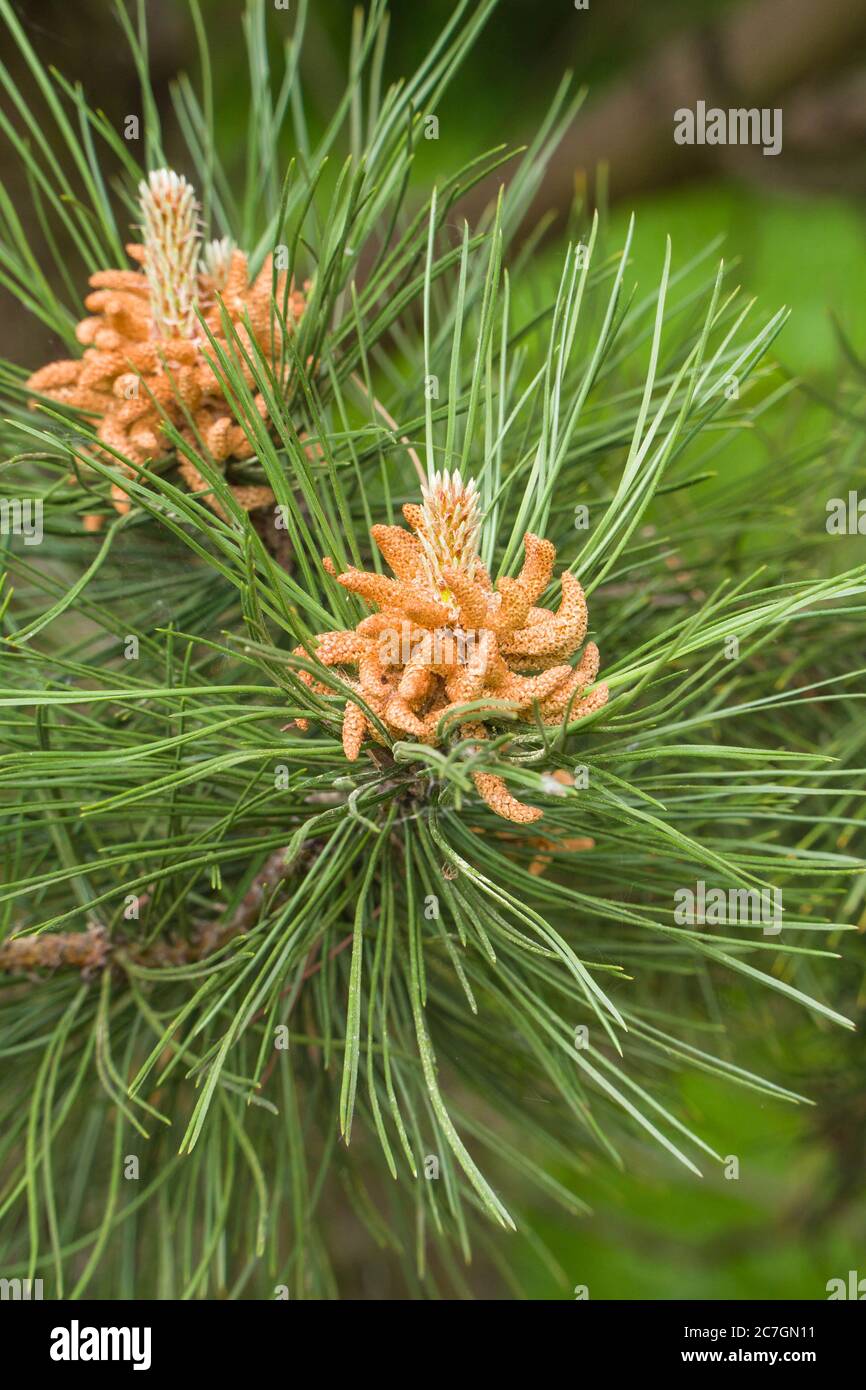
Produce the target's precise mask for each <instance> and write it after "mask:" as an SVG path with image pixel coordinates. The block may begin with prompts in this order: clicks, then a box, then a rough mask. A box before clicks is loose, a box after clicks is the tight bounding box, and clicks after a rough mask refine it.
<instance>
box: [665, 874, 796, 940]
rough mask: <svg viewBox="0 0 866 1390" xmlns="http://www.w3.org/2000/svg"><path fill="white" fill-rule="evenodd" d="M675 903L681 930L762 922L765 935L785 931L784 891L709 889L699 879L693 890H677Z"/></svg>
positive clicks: (776, 934)
mask: <svg viewBox="0 0 866 1390" xmlns="http://www.w3.org/2000/svg"><path fill="white" fill-rule="evenodd" d="M674 904H675V906H674V921H675V922H676V924H677V926H680V927H704V926H723V925H726V924H743V923H752V924H754V925H757V924H759V923H760V925H761V926H762V927H763V935H764V936H778V935H779V932H780V931H781V930H782V890H781V888H708V887H707V885H706V883H704V881H703V879H699V880H698V882H697V883H696V884H695V886H694V888H677V889H676V891H675V893H674Z"/></svg>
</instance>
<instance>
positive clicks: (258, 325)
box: [28, 169, 305, 516]
mask: <svg viewBox="0 0 866 1390" xmlns="http://www.w3.org/2000/svg"><path fill="white" fill-rule="evenodd" d="M139 192H140V206H141V212H142V226H143V233H144V240H143V243H142V244H138V243H133V244H131V245H129V246H127V248H126V250H127V253H128V254H129V256H130V257H131V258H132V260H134V261H136V262H138V264H139V266H140V267H141V269H140V270H102V271H99V272H97V273H96V274H95V275H91V277H90V285H91V287H92V293H91V294H89V295H88V296H87V298H86V299H85V306H86V308H87V309H89V310H90V314H89V316H88V317H87V318H85V319H83V320H82V321H81V323H79V325H78V327H77V329H76V337H77V338H78V341H79V342H80V343H82V344H83V346H84V353H83V355H82V356H81V357H79V358H72V359H69V360H65V361H60V362H51V363H49V364H48V366H45V367H42V368H41V369H40V370H39V371H37V372H35V373H34V375H33V376H31V377H30V380H29V382H28V386H29V388H30V389H31V390H32V391H34V392H38V393H39V395H40V396H43V397H48V398H49V399H50V400H53V401H57V402H59V403H62V404H65V405H70V406H74V407H75V408H77V409H78V410H82V411H86V412H88V413H89V414H91V415H93V416H95V417H96V432H97V436H98V438H99V439H100V440H101V441H102V443H103V444H105V445H107V446H108V449H109V450H114V451H116V453H117V454H120V455H122V456H123V458H125V459H128V460H130V462H131V463H132V464H133V465H137V464H145V463H148V462H150V461H152V460H156V459H159V458H161V457H162V456H163V455H165V454H166V453H167V452H169V449H170V447H171V446H170V444H169V443H168V441H167V439H166V435H165V428H164V427H165V425H166V423H168V424H170V425H171V426H173V427H174V428H175V429H176V430H177V431H178V433H179V434H180V436H181V437H182V439H183V440H184V441H185V442H186V443H188V444H189V445H190V446H191V450H192V451H195V452H200V451H201V450H202V449H204V450H206V451H207V453H209V454H210V456H211V458H212V459H213V460H214V461H215V462H217V463H223V462H225V461H226V460H229V459H239V460H240V459H245V458H250V457H251V456H252V455H253V452H254V450H253V447H252V445H251V444H250V442H249V438H248V433H247V432H246V431H245V430H244V428H243V427H242V426H241V424H239V423H238V420H237V419H236V417H235V415H234V414H233V412H232V407H231V405H230V403H229V402H228V401H227V400H226V397H225V394H224V392H223V389H222V386H221V383H220V380H219V378H218V376H217V374H216V373H215V372H214V370H213V368H212V366H211V363H210V361H209V360H208V355H209V356H210V358H211V359H213V360H216V359H217V353H216V351H215V348H214V342H215V343H216V344H217V345H218V346H219V347H221V348H222V349H223V350H224V351H225V352H226V354H227V355H228V356H229V357H230V358H231V359H232V360H233V361H234V362H235V363H236V364H237V366H238V368H239V370H240V371H241V372H242V373H243V375H244V378H245V380H246V382H247V385H248V386H249V387H250V388H251V389H253V390H254V378H253V373H252V371H251V369H250V366H249V363H248V361H247V360H246V359H247V357H252V358H253V359H254V358H255V355H256V354H255V352H253V351H252V343H253V340H254V341H255V344H256V348H257V349H258V350H259V351H260V352H261V353H262V354H264V356H265V357H266V358H267V359H268V360H271V359H272V358H274V357H276V358H279V357H280V353H281V349H282V340H283V333H284V332H286V333H291V332H292V331H293V329H294V327H295V325H296V324H297V323H298V321H299V320H300V318H301V316H302V314H303V312H304V308H305V299H304V295H303V294H302V293H301V291H300V290H297V289H295V287H294V285H293V284H288V283H287V273H286V272H285V271H283V272H280V273H278V274H276V276H275V273H274V269H273V261H272V258H271V257H268V258H267V260H266V261H265V262H264V265H263V266H262V268H261V270H260V271H259V273H258V275H257V276H256V277H255V279H252V280H251V279H250V273H249V266H248V262H247V256H246V255H245V253H244V252H243V251H240V250H238V249H237V247H235V246H233V244H232V243H231V241H230V240H228V239H227V238H224V239H223V240H221V241H215V242H210V243H208V244H207V245H206V246H204V247H203V246H202V243H201V240H200V236H199V223H198V208H197V204H196V202H195V199H194V196H193V191H192V188H191V186H190V184H188V183H187V181H186V179H184V178H183V177H181V176H179V175H177V174H175V173H174V172H173V171H172V170H168V169H160V170H156V171H155V172H154V173H152V174H151V175H150V177H149V180H148V182H147V183H144V182H143V183H142V184H141V186H140V190H139ZM275 309H276V310H277V311H278V312H275ZM197 314H198V315H200V316H201V320H203V322H204V325H205V326H206V327H205V328H203V327H202V323H201V322H200V321H199V318H198V317H197ZM226 319H228V321H229V323H230V324H231V328H228V329H227V327H226ZM208 334H210V335H211V337H212V338H213V340H214V342H211V341H210V338H209V337H208ZM229 338H231V340H232V341H231V342H229V341H228V339H229ZM206 354H207V355H206ZM254 399H255V404H256V408H257V409H258V411H259V413H260V414H261V416H262V418H263V419H265V420H266V419H267V410H266V406H265V402H264V398H263V397H262V396H261V394H259V393H255V396H254ZM106 456H107V458H108V461H109V462H111V463H113V464H115V465H117V464H118V460H117V459H116V458H115V457H114V454H109V453H107V455H106ZM121 466H123V465H121ZM178 467H179V471H180V473H181V476H182V477H183V480H184V482H185V483H186V485H187V487H189V488H190V489H192V490H193V491H196V492H203V493H205V494H206V498H207V501H208V502H209V504H210V506H211V507H212V508H213V510H214V511H215V512H217V513H218V514H219V515H221V516H224V509H223V508H222V507H221V505H220V503H219V502H218V500H217V499H216V498H215V497H214V496H213V493H208V488H207V483H206V482H205V480H204V478H203V477H202V475H201V473H200V471H199V470H198V469H197V468H196V466H195V464H194V463H193V462H192V461H191V460H190V459H189V458H187V457H185V456H184V455H182V454H179V457H178ZM124 471H126V472H127V473H128V474H129V475H130V476H131V475H132V473H133V469H132V468H125V470H124ZM232 492H233V494H234V496H235V499H236V501H237V502H238V503H239V505H240V506H241V507H243V508H244V510H246V511H251V510H253V509H254V508H256V507H262V506H267V505H269V504H270V503H272V502H273V500H274V499H273V494H272V492H271V490H270V488H267V487H242V486H237V487H233V488H232ZM112 498H113V501H114V505H115V507H116V508H117V510H118V511H121V512H123V511H126V510H128V508H129V505H130V502H129V497H128V494H127V493H126V492H125V490H124V489H123V488H122V486H120V484H115V485H114V486H113V488H112Z"/></svg>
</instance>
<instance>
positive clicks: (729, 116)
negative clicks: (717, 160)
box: [674, 101, 782, 155]
mask: <svg viewBox="0 0 866 1390" xmlns="http://www.w3.org/2000/svg"><path fill="white" fill-rule="evenodd" d="M674 141H675V142H676V144H678V145H760V146H761V147H762V149H763V153H764V154H765V155H766V154H770V155H775V154H780V153H781V150H782V112H781V109H780V108H779V107H776V108H775V109H773V110H771V109H770V108H769V107H767V106H765V107H762V108H761V109H760V110H758V109H757V107H751V108H750V109H748V110H746V109H745V108H743V107H738V108H731V109H730V110H728V111H724V110H722V109H721V108H720V107H718V106H711V107H709V108H708V107H707V103H706V102H705V101H699V102H697V104H696V106H695V109H694V111H693V110H692V109H691V107H689V106H681V107H680V108H679V110H678V111H675V112H674Z"/></svg>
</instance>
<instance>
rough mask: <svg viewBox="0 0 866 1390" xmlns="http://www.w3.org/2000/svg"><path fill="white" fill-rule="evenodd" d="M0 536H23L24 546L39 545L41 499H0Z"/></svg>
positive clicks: (40, 541) (40, 542) (40, 539)
mask: <svg viewBox="0 0 866 1390" xmlns="http://www.w3.org/2000/svg"><path fill="white" fill-rule="evenodd" d="M0 536H23V537H24V544H25V545H41V544H42V536H43V531H42V499H41V497H36V498H32V497H23V498H22V497H0Z"/></svg>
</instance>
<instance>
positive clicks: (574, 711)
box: [294, 472, 608, 822]
mask: <svg viewBox="0 0 866 1390" xmlns="http://www.w3.org/2000/svg"><path fill="white" fill-rule="evenodd" d="M403 514H404V516H405V518H406V520H407V522H408V523H409V526H410V527H411V528H412V529H411V531H406V530H404V528H403V527H402V526H374V527H373V529H372V536H373V539H374V541H375V542H376V545H377V546H378V548H379V550H380V551H381V552H382V555H383V556H384V558H385V560H386V561H387V563H388V565H389V566H390V568H391V570H392V571H393V574H394V576H395V577H394V578H393V579H391V578H388V577H387V576H386V575H383V574H375V573H370V572H368V571H366V570H359V569H349V570H347V571H346V572H345V573H344V574H336V572H335V567H334V565H333V563H332V562H331V561H329V560H327V559H325V560H324V561H323V563H324V565H325V568H326V569H327V570H328V572H329V573H331V574H335V577H336V579H337V582H338V583H339V584H342V585H343V587H344V588H346V589H348V590H350V591H351V592H352V593H356V594H359V595H360V596H361V597H362V598H363V599H365V600H366V601H367V602H369V603H371V604H372V605H374V607H375V608H376V609H377V610H378V611H377V612H375V613H372V614H371V615H370V616H369V617H366V618H363V619H362V620H361V621H360V622H359V623H358V625H357V627H356V628H354V629H349V630H347V631H343V632H339V631H337V632H325V633H321V634H319V635H318V637H317V639H316V648H315V656H316V659H317V660H318V661H319V662H321V663H322V665H323V666H328V667H336V668H339V674H340V676H341V679H342V680H343V681H344V682H345V684H347V685H348V686H349V687H350V688H351V689H352V690H354V691H355V692H356V693H357V694H358V696H359V697H360V701H359V702H358V703H355V702H354V701H352V700H349V701H347V703H346V707H345V712H344V716H343V748H344V750H345V753H346V757H347V758H349V759H350V760H351V761H354V760H355V759H357V757H358V755H359V752H360V749H361V746H362V743H363V742H364V740H365V739H366V738H367V737H368V736H369V737H371V738H373V739H375V740H377V741H378V742H382V738H381V734H380V732H379V730H378V729H377V728H376V726H375V724H374V723H373V722H372V721H371V719H370V718H369V716H368V714H367V713H365V710H364V708H363V707H362V703H361V702H363V704H365V705H366V706H367V707H368V709H369V710H370V711H372V713H373V714H374V715H375V716H376V717H377V718H378V720H379V721H380V722H381V724H382V725H383V726H384V727H385V728H386V729H387V730H388V731H389V732H390V733H391V734H392V735H394V736H396V737H398V738H405V737H407V736H408V737H409V738H412V739H417V740H418V741H419V742H421V743H428V744H435V743H437V742H438V741H439V737H440V728H442V727H444V726H442V723H441V721H442V720H443V718H446V717H447V716H448V715H449V714H450V713H451V712H452V711H456V710H459V709H460V708H461V707H462V706H464V705H466V704H469V703H471V702H475V701H480V702H482V705H481V708H480V709H479V711H478V713H479V714H480V713H482V711H483V702H484V701H485V700H488V699H490V700H495V701H496V702H502V701H507V702H508V706H509V709H510V711H511V712H513V713H516V715H517V717H518V718H519V719H523V720H525V721H527V722H530V723H534V722H535V721H536V720H537V719H538V718H540V719H541V721H542V722H543V723H544V724H546V725H553V726H561V725H562V724H563V722H565V721H568V722H569V723H571V722H573V721H574V720H578V719H582V718H584V717H585V716H586V715H588V714H592V713H593V712H594V711H595V710H598V709H601V708H602V706H603V705H605V704H606V702H607V698H608V691H607V686H605V685H603V684H599V685H596V686H594V687H593V688H592V690H590V691H589V692H588V693H586V692H587V687H589V686H591V685H592V683H593V681H594V680H595V678H596V675H597V673H598V666H599V653H598V647H597V646H596V645H595V643H594V642H588V643H587V644H586V646H585V647H584V650H583V654H582V656H581V657H580V660H579V661H578V662H577V664H576V665H575V666H572V665H571V664H570V663H569V661H568V658H569V657H571V656H572V655H573V654H574V653H575V652H576V651H577V649H578V648H579V647H580V645H581V643H582V642H583V639H584V637H585V635H586V626H587V608H586V600H585V598H584V594H583V589H582V588H581V586H580V584H579V583H578V581H577V579H575V578H574V576H573V575H572V574H569V573H568V572H567V571H566V572H564V573H563V575H562V577H561V584H562V598H561V602H560V605H559V608H558V609H557V611H556V612H551V611H550V610H548V609H547V608H540V607H538V606H537V600H538V599H539V597H540V596H541V595H542V594H543V593H544V591H545V589H546V588H547V586H548V585H549V583H550V581H551V578H552V575H553V564H554V560H555V559H556V551H555V549H554V547H553V545H552V543H551V542H550V541H548V540H543V539H541V538H540V537H539V536H535V535H532V534H531V533H528V534H527V535H526V536H525V537H524V542H523V543H524V551H525V559H524V562H523V567H522V569H521V571H520V573H519V574H518V576H517V578H515V579H511V578H502V579H499V580H498V581H497V583H496V587H495V588H494V586H493V584H492V583H491V580H490V577H489V575H488V574H487V572H486V570H485V569H484V567H483V565H482V564H481V561H480V559H479V558H478V555H477V549H476V544H475V543H476V539H477V533H478V529H479V526H480V514H479V509H478V499H477V493H476V491H475V486H474V483H473V482H471V481H470V482H469V483H468V484H466V485H464V484H463V483H462V481H461V479H460V475H459V474H455V475H454V476H453V478H452V477H451V476H449V474H448V473H447V472H446V473H444V474H442V475H440V474H436V475H435V477H434V480H433V483H432V484H431V485H430V486H429V487H427V488H425V489H424V505H423V506H415V505H411V504H410V505H407V506H405V507H404V508H403ZM449 561H450V563H449ZM294 654H295V655H296V656H301V657H305V656H306V655H307V654H306V652H305V650H304V648H303V647H298V648H296V649H295V653H294ZM299 676H300V679H301V680H302V681H303V682H304V683H305V684H306V685H307V686H309V687H310V688H311V689H313V690H314V691H316V692H317V693H319V694H332V693H333V692H332V691H331V690H330V688H329V687H328V686H326V685H324V684H322V683H321V682H320V681H317V680H316V678H315V676H314V675H312V674H310V673H309V672H308V671H303V670H302V671H300V672H299ZM496 707H497V706H492V707H491V708H492V709H495V708H496ZM456 717H457V718H458V720H459V716H456ZM470 720H471V715H470ZM296 722H297V724H298V726H299V727H300V728H302V729H305V728H307V727H308V720H306V719H299V720H297V721H296ZM460 727H461V730H462V733H463V735H464V736H465V737H467V738H473V739H483V738H485V737H486V733H485V727H484V724H483V723H481V722H477V721H471V722H462V721H461V722H460ZM474 781H475V785H476V787H477V790H478V792H479V794H480V795H481V796H482V797H483V799H484V800H485V801H486V802H487V804H488V805H489V806H490V807H491V808H492V809H493V810H494V811H495V812H496V813H497V814H498V815H500V816H503V817H504V818H505V819H506V820H511V821H518V822H528V821H534V820H538V819H539V817H540V816H541V815H542V812H541V811H540V810H538V809H537V808H535V807H532V806H527V805H524V804H523V803H522V802H520V801H518V800H517V799H516V798H515V797H514V796H512V794H511V793H510V792H509V791H508V789H507V787H506V786H505V783H504V781H503V780H502V778H501V777H498V776H496V775H494V774H492V773H485V772H479V773H476V774H474Z"/></svg>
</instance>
